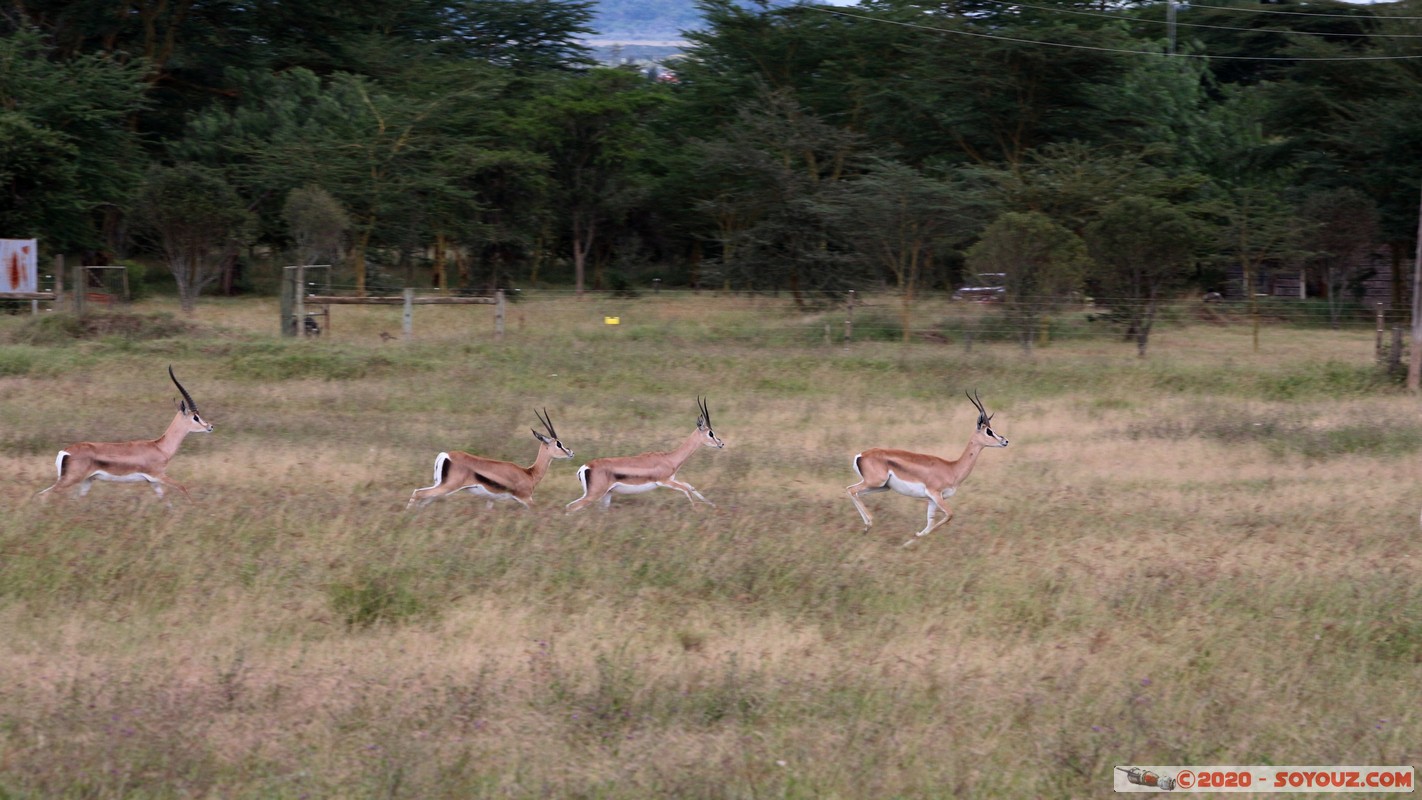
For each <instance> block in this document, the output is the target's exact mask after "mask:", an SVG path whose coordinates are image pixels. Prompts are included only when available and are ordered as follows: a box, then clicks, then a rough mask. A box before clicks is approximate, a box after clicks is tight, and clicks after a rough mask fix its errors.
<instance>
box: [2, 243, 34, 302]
mask: <svg viewBox="0 0 1422 800" xmlns="http://www.w3.org/2000/svg"><path fill="white" fill-rule="evenodd" d="M36 244H37V243H36V240H34V239H0V294H11V293H14V292H38V291H39V248H38V247H37V246H36Z"/></svg>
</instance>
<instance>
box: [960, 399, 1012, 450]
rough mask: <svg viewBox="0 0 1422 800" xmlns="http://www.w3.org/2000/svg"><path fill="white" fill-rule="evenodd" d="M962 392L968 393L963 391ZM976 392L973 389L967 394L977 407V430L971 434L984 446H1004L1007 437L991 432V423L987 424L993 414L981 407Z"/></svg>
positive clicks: (981, 404) (981, 402)
mask: <svg viewBox="0 0 1422 800" xmlns="http://www.w3.org/2000/svg"><path fill="white" fill-rule="evenodd" d="M964 394H968V393H967V392H964ZM977 394H978V390H977V389H974V390H973V393H972V394H969V395H968V399H969V400H971V401H973V405H975V406H977V407H978V432H977V433H975V434H973V435H974V437H975V438H977V439H978V440H979V441H980V442H981V443H982V444H983V445H984V446H985V447H1006V446H1007V439H1005V438H1004V437H1001V436H998V435H997V434H996V433H993V430H992V425H990V424H989V423H990V422H992V417H993V415H992V414H989V413H987V409H985V408H983V401H982V400H980V399H978V397H977Z"/></svg>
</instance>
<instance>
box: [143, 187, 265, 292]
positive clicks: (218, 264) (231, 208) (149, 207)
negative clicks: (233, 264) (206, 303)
mask: <svg viewBox="0 0 1422 800" xmlns="http://www.w3.org/2000/svg"><path fill="white" fill-rule="evenodd" d="M133 222H134V227H135V228H136V231H137V233H138V234H139V235H140V236H144V237H146V238H147V239H149V240H150V241H151V242H152V243H153V244H154V245H155V246H156V247H157V248H158V249H159V250H160V251H161V252H162V254H163V258H164V259H165V260H166V261H167V262H168V269H170V270H171V271H172V273H173V279H174V280H175V281H177V284H178V301H179V303H180V304H181V306H182V309H183V311H184V312H186V313H189V314H191V313H192V312H193V310H194V308H195V307H196V305H197V297H198V295H199V294H201V293H202V290H203V289H205V288H207V287H208V286H210V285H212V283H213V282H214V281H216V280H217V277H218V276H219V275H221V274H222V270H223V267H224V266H225V265H226V264H227V263H228V262H229V261H231V260H232V259H234V258H236V257H237V252H238V250H239V249H240V248H241V246H242V245H243V244H244V243H245V242H246V240H247V238H248V236H249V235H250V231H251V223H252V215H251V214H250V213H249V212H248V211H247V210H246V208H245V206H244V204H243V202H242V199H241V198H240V197H238V196H237V192H236V190H234V189H233V188H232V186H231V184H229V183H228V182H227V181H226V180H225V179H224V178H223V177H222V175H221V174H219V173H217V172H215V171H213V170H211V169H208V168H206V167H201V166H197V165H194V164H180V165H178V166H176V167H158V168H155V169H154V170H153V171H152V172H151V173H150V174H149V176H148V180H147V181H145V183H144V184H143V187H142V189H140V190H139V194H138V198H137V200H136V202H135V203H134V206H133Z"/></svg>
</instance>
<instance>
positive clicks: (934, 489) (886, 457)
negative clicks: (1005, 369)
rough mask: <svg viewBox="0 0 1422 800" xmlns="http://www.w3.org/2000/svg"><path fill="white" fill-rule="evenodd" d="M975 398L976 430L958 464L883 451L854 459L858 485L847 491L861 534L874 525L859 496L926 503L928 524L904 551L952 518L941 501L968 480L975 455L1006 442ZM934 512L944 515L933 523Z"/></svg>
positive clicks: (907, 452)
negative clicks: (902, 497)
mask: <svg viewBox="0 0 1422 800" xmlns="http://www.w3.org/2000/svg"><path fill="white" fill-rule="evenodd" d="M976 394H977V393H976V392H974V393H973V394H970V395H968V399H969V400H971V401H972V403H973V405H975V406H977V408H978V429H977V430H976V431H974V432H973V436H972V438H970V439H968V446H967V447H965V448H963V454H962V455H961V456H959V457H958V460H957V461H949V460H947V459H945V458H939V457H938V456H933V455H927V454H925V453H913V452H910V451H908V450H890V449H888V448H883V447H875V448H871V449H869V450H865V451H864V452H862V453H860V454H859V455H857V456H855V457H854V471H855V473H857V474H858V475H859V483H856V484H854V485H853V486H850V487H849V488H848V491H849V499H850V500H853V501H854V507H855V508H857V509H859V516H861V517H863V518H864V530H866V531H867V530H869V528H870V527H871V526H872V525H873V524H874V518H873V517H872V516H871V515H870V514H869V509H867V508H865V507H864V502H863V501H862V500H860V499H859V495H861V494H874V493H876V492H886V491H888V490H890V489H893V490H894V491H896V492H898V493H899V494H902V495H907V496H909V497H923V498H927V500H928V520H927V522H926V523H925V524H924V526H923V530H921V531H919V532H918V533H916V534H914V538H912V539H909V540H908V541H907V542H904V545H903V546H904V547H908V546H909V545H911V544H913V543H914V542H916V541H918V539H919V537H921V536H923V535H925V534H927V533H928V532H929V531H932V530H933V529H935V528H938V527H940V526H942V525H946V524H947V523H948V520H949V519H951V518H952V517H953V512H952V510H951V509H949V508H948V506H947V505H945V504H944V503H943V500H945V499H947V498H949V497H952V496H953V495H954V494H955V493H956V492H957V491H958V485H959V484H961V483H962V482H963V481H965V480H967V478H968V475H969V473H971V472H972V471H973V467H974V466H975V465H976V464H977V463H978V454H979V453H981V452H982V451H983V448H984V447H1006V446H1007V440H1006V439H1004V438H1003V437H1001V436H998V435H997V434H996V433H994V432H993V430H992V426H991V425H989V424H988V423H989V422H990V421H991V420H992V417H993V415H991V414H989V413H987V411H986V410H985V409H984V408H983V404H982V401H981V400H979V399H978V398H977V397H976V396H975V395H976ZM935 511H942V512H943V518H942V519H941V520H939V521H938V522H936V523H935V522H934V521H933V517H934V512H935Z"/></svg>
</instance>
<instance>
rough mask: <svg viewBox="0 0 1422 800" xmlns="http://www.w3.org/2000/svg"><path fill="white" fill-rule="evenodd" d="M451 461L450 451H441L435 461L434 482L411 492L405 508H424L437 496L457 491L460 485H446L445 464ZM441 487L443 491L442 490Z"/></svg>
mask: <svg viewBox="0 0 1422 800" xmlns="http://www.w3.org/2000/svg"><path fill="white" fill-rule="evenodd" d="M448 462H449V454H448V453H440V454H439V455H437V456H435V462H434V483H432V484H430V485H429V486H425V487H423V488H420V489H416V490H415V491H413V492H411V493H410V500H409V502H407V503H405V510H406V511H409V510H410V509H412V508H424V507H425V506H427V505H429V504H430V502H431V501H433V500H434V499H435V498H437V497H444V496H445V495H447V494H450V493H452V492H456V491H458V490H459V488H460V487H458V486H455V485H452V482H451V485H449V486H445V482H446V476H445V474H444V470H445V464H446V463H448ZM441 489H442V490H443V491H441Z"/></svg>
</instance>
